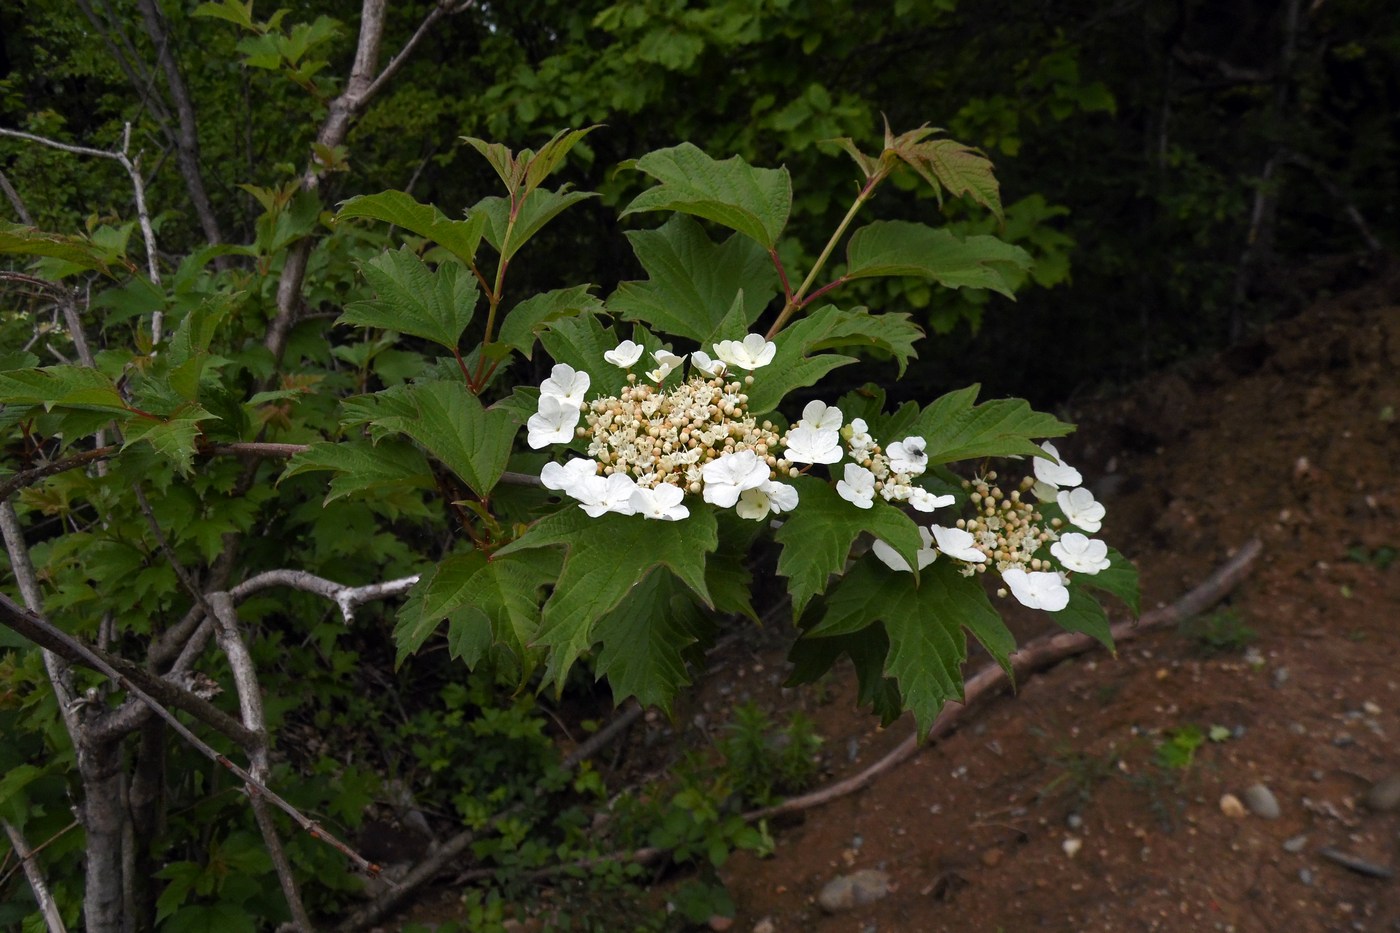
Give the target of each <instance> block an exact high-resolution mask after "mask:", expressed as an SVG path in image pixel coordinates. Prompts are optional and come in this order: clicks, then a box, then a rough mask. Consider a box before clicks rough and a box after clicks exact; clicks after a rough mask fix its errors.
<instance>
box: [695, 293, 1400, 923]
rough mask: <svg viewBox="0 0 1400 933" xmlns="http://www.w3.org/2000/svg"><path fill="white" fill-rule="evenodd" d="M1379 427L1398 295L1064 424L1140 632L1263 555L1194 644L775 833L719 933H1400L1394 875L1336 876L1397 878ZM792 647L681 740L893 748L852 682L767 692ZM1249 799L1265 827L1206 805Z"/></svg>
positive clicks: (1322, 318)
mask: <svg viewBox="0 0 1400 933" xmlns="http://www.w3.org/2000/svg"><path fill="white" fill-rule="evenodd" d="M1397 413H1400V277H1397V276H1395V275H1391V276H1388V277H1385V278H1384V279H1382V280H1380V281H1376V282H1373V283H1372V284H1371V285H1369V286H1367V287H1366V288H1363V289H1361V290H1358V291H1352V292H1348V293H1346V294H1343V295H1340V296H1337V297H1332V298H1328V299H1325V300H1322V301H1319V302H1318V303H1316V304H1315V305H1314V306H1313V307H1311V308H1310V309H1308V310H1307V311H1305V312H1303V313H1302V314H1300V315H1298V316H1296V317H1294V318H1291V319H1289V320H1286V321H1283V322H1280V323H1277V324H1276V325H1274V326H1271V327H1269V328H1267V329H1266V330H1264V331H1263V332H1261V333H1260V334H1259V335H1258V336H1257V337H1255V338H1253V339H1251V340H1249V341H1247V342H1246V343H1244V344H1242V345H1238V346H1236V347H1234V348H1233V349H1231V350H1230V351H1228V352H1226V353H1224V354H1221V355H1219V356H1217V357H1214V358H1212V359H1209V360H1204V361H1200V362H1198V363H1196V364H1194V365H1191V366H1188V367H1182V368H1180V369H1178V370H1176V371H1172V372H1168V373H1163V374H1157V375H1154V376H1152V377H1149V378H1147V379H1145V380H1144V381H1143V382H1142V384H1141V385H1139V386H1137V387H1136V388H1134V389H1132V390H1130V391H1129V392H1127V393H1126V394H1123V395H1119V396H1117V397H1115V398H1113V399H1111V400H1100V401H1093V402H1087V403H1084V404H1082V405H1078V406H1076V407H1075V408H1074V409H1072V410H1068V411H1065V412H1062V413H1061V415H1062V417H1067V418H1068V419H1069V420H1072V421H1076V422H1078V423H1079V425H1080V429H1079V431H1078V432H1077V433H1076V434H1075V435H1073V436H1072V437H1071V438H1069V439H1068V440H1067V442H1066V443H1063V444H1061V445H1060V450H1061V451H1062V452H1063V453H1064V454H1065V456H1066V459H1067V460H1068V461H1069V462H1070V463H1072V464H1074V465H1075V466H1077V467H1078V468H1079V469H1080V470H1081V472H1082V473H1083V474H1084V476H1085V483H1086V485H1088V486H1089V487H1090V488H1091V489H1093V490H1094V491H1095V493H1096V495H1098V497H1099V498H1100V500H1102V501H1103V502H1105V503H1106V505H1107V506H1108V519H1107V521H1106V522H1105V525H1104V529H1103V535H1102V536H1103V537H1105V538H1106V539H1108V540H1110V541H1112V542H1114V543H1115V544H1116V545H1117V546H1118V547H1119V548H1120V549H1121V550H1122V551H1124V552H1125V553H1126V554H1127V555H1128V556H1129V557H1130V558H1132V559H1133V560H1134V561H1135V562H1136V564H1137V565H1138V567H1139V568H1140V570H1141V573H1142V583H1143V608H1144V610H1146V609H1149V608H1151V607H1155V606H1159V605H1164V604H1166V603H1170V602H1171V601H1173V600H1175V599H1177V598H1178V597H1180V596H1181V595H1183V594H1184V593H1185V592H1186V591H1188V590H1189V589H1191V588H1192V587H1194V586H1196V585H1198V584H1199V583H1200V582H1201V581H1203V580H1204V579H1205V578H1206V577H1207V576H1208V575H1209V574H1210V573H1211V572H1212V570H1214V569H1215V568H1216V567H1217V566H1219V565H1220V564H1222V563H1223V562H1224V561H1226V560H1227V558H1228V557H1229V556H1230V555H1231V554H1233V553H1235V552H1236V550H1237V549H1239V548H1240V547H1241V546H1243V545H1244V544H1245V543H1246V542H1247V541H1249V540H1250V539H1251V538H1254V537H1258V538H1260V539H1261V540H1262V542H1263V544H1264V550H1263V554H1262V557H1261V558H1260V559H1259V560H1258V561H1257V563H1256V565H1255V566H1254V569H1253V572H1252V573H1251V575H1250V576H1249V577H1248V578H1247V579H1246V580H1245V581H1244V582H1243V584H1242V585H1241V586H1239V587H1238V589H1237V590H1236V591H1235V592H1234V593H1233V594H1232V596H1231V597H1230V598H1229V600H1228V602H1227V603H1226V604H1224V605H1223V606H1221V607H1217V609H1216V610H1215V611H1214V612H1212V613H1209V614H1207V615H1206V616H1204V617H1203V618H1201V619H1199V620H1197V622H1196V623H1195V625H1194V626H1192V627H1188V628H1187V629H1185V630H1183V629H1179V628H1175V627H1172V628H1167V629H1164V630H1160V631H1155V632H1151V633H1144V634H1143V635H1142V636H1141V637H1138V638H1133V639H1131V640H1129V641H1127V642H1125V643H1123V644H1122V646H1121V649H1120V650H1119V651H1118V652H1117V654H1116V656H1115V655H1111V654H1109V653H1108V652H1107V651H1104V650H1097V651H1095V652H1092V653H1089V654H1086V655H1082V656H1080V657H1079V658H1077V659H1075V660H1072V661H1069V662H1065V663H1062V664H1060V665H1058V666H1056V667H1054V668H1053V669H1050V670H1048V671H1045V672H1042V673H1039V674H1036V675H1035V676H1032V677H1029V678H1025V679H1023V680H1022V681H1021V683H1020V684H1019V689H1017V690H1016V691H1015V692H1014V693H1011V694H1004V695H1002V696H1000V697H999V698H996V699H994V700H992V701H991V702H990V703H988V704H985V705H983V706H981V707H979V708H976V709H973V710H970V711H969V715H968V717H967V718H966V719H965V720H964V721H963V722H962V723H961V725H960V727H959V728H958V730H957V731H956V732H955V733H954V734H952V735H950V736H948V737H947V738H945V739H942V740H940V741H937V742H933V743H930V744H929V745H928V746H927V747H925V748H924V749H922V750H920V751H919V752H918V753H917V754H916V755H915V756H914V757H912V758H911V759H909V760H908V761H906V762H904V763H903V764H901V765H900V766H898V767H897V768H895V769H894V770H892V771H890V772H888V773H886V774H884V775H883V776H881V777H880V778H879V779H878V780H876V781H875V782H874V783H873V784H872V785H871V786H870V787H868V788H867V789H865V790H862V791H860V792H858V793H856V794H853V795H850V796H847V797H844V798H842V799H839V800H836V801H834V802H831V803H828V804H826V805H824V806H821V807H818V808H814V809H811V810H807V811H805V812H803V813H801V814H798V815H796V816H790V817H785V818H781V819H779V820H777V821H775V822H774V823H773V824H772V825H771V827H770V828H771V830H772V832H773V835H774V838H775V840H776V851H775V852H774V853H773V854H772V855H771V856H770V857H767V858H758V857H755V856H753V855H750V854H747V853H740V854H737V855H735V856H733V857H732V858H731V859H730V860H729V862H728V863H727V864H726V865H725V866H724V868H723V870H722V871H721V877H722V878H723V879H724V881H725V883H726V885H727V887H728V889H729V892H730V894H731V895H732V896H733V899H734V901H735V904H736V906H737V917H736V919H735V923H734V925H733V926H732V927H731V929H733V930H736V931H742V933H748V931H757V933H797V931H802V933H838V931H839V933H874V931H880V933H886V931H888V933H896V931H909V933H917V931H939V930H950V931H952V930H956V931H982V930H986V931H996V930H1005V931H1019V930H1033V929H1043V930H1105V931H1121V930H1172V931H1176V930H1181V931H1195V930H1234V931H1256V930H1257V931H1273V930H1279V929H1283V930H1289V931H1312V930H1318V931H1323V930H1328V931H1330V930H1400V880H1397V879H1396V878H1395V877H1393V876H1392V877H1390V878H1383V877H1372V876H1370V875H1367V874H1364V873H1362V872H1359V871H1357V870H1356V869H1355V868H1348V867H1345V866H1344V865H1342V864H1340V863H1338V862H1335V861H1333V860H1332V856H1335V855H1337V854H1342V855H1345V856H1350V857H1354V858H1355V859H1359V860H1361V862H1362V863H1364V864H1363V865H1361V866H1360V867H1361V868H1363V870H1364V869H1365V868H1367V867H1368V866H1369V867H1370V868H1371V869H1379V870H1382V871H1388V872H1400V810H1397V809H1391V810H1384V809H1383V810H1379V811H1378V810H1375V809H1373V808H1370V807H1367V806H1366V805H1365V802H1364V801H1365V798H1366V796H1367V794H1368V792H1370V793H1374V791H1372V788H1373V787H1374V786H1375V784H1376V782H1377V781H1381V780H1382V779H1384V778H1386V777H1387V776H1390V775H1397V773H1400V561H1397V562H1396V563H1395V564H1393V565H1392V564H1391V561H1392V560H1393V559H1394V558H1395V551H1396V549H1400V421H1397ZM1120 617H1121V614H1118V615H1115V618H1120ZM1013 623H1014V624H1013V627H1015V628H1016V629H1017V633H1018V636H1020V637H1022V638H1025V637H1031V636H1034V635H1036V634H1040V633H1042V632H1044V631H1045V630H1046V625H1045V620H1044V618H1043V616H1042V617H1041V618H1040V619H1037V618H1036V615H1035V614H1034V613H1025V614H1021V615H1017V616H1016V617H1015V618H1014V620H1013ZM1251 633H1252V637H1251ZM785 634H786V633H776V634H775V635H774V637H773V642H774V644H773V646H772V647H771V648H768V647H765V646H763V645H757V646H755V645H746V646H736V647H735V648H733V649H731V653H730V656H729V657H728V658H726V659H725V660H724V661H723V663H722V664H721V665H717V667H718V668H719V670H720V671H721V672H722V673H720V674H717V675H716V676H713V677H711V678H709V679H708V681H707V682H706V684H705V686H704V688H703V690H702V691H701V692H700V693H699V695H698V696H697V698H696V706H695V707H693V708H692V709H690V710H689V711H688V712H687V713H683V715H690V716H691V717H692V718H693V719H694V720H695V721H696V722H709V723H711V725H710V726H709V729H710V730H711V731H713V729H714V728H715V726H714V725H713V724H714V723H716V722H722V721H723V717H724V710H725V708H727V707H732V706H733V705H734V704H736V703H739V702H745V701H750V702H757V703H759V704H760V705H761V706H763V707H764V708H766V709H767V710H769V711H770V713H771V715H772V717H773V719H774V721H776V722H782V721H784V719H785V717H787V718H790V717H791V715H792V714H793V713H794V712H795V711H797V710H802V711H803V712H804V713H806V715H808V716H810V717H811V718H812V719H813V720H815V722H816V725H817V729H818V731H819V732H820V733H821V735H822V736H823V738H824V740H825V741H824V745H823V749H824V752H823V754H824V765H825V767H826V769H827V770H826V773H825V775H824V780H832V781H834V780H839V779H841V778H843V777H845V776H847V775H850V774H853V773H856V772H858V771H860V770H861V769H863V768H865V767H866V766H867V765H868V764H869V763H870V762H872V761H874V760H876V759H878V758H879V756H881V755H883V754H885V753H886V752H887V751H888V750H889V749H891V748H893V747H894V746H896V745H897V744H899V743H900V742H901V741H903V740H904V739H905V738H906V737H907V736H908V735H909V734H910V733H911V732H912V729H913V726H912V723H911V722H910V721H900V722H899V723H897V724H895V725H893V726H891V727H889V728H887V729H883V730H880V729H874V728H872V725H871V718H870V716H869V714H868V712H867V711H862V710H858V709H857V708H856V699H855V684H854V680H855V678H854V674H853V673H852V672H851V671H850V670H849V669H847V670H845V671H843V672H841V673H839V674H838V675H833V676H832V677H831V678H830V679H829V680H828V681H826V682H825V683H824V684H822V685H821V689H812V688H804V689H798V690H784V689H782V688H781V687H780V686H779V684H780V683H781V681H782V679H783V677H784V676H785V671H786V665H785V661H784V659H783V654H782V648H781V646H780V645H779V644H778V643H779V642H781V641H782V640H783V639H782V638H780V637H778V636H782V635H785ZM985 663H987V661H986V659H985V658H984V657H978V656H976V655H974V657H973V658H972V660H971V661H970V662H969V666H968V670H969V672H971V671H973V670H975V669H977V668H979V667H981V666H982V665H984V664H985ZM713 669H715V667H712V670H713ZM697 713H699V714H700V715H699V717H698V718H696V714H697ZM682 721H684V720H682ZM1393 780H1394V781H1400V778H1395V779H1393ZM1253 785H1263V786H1264V787H1266V788H1267V789H1268V790H1269V791H1270V792H1271V794H1272V796H1273V797H1274V798H1275V800H1276V802H1277V804H1278V810H1279V813H1278V815H1277V817H1276V818H1273V819H1269V818H1265V817H1263V816H1260V815H1257V814H1255V813H1254V812H1249V811H1247V810H1246V811H1245V812H1244V813H1243V814H1241V813H1238V812H1237V813H1236V814H1235V815H1230V814H1229V813H1227V812H1226V811H1227V810H1232V809H1233V808H1234V807H1233V804H1232V803H1231V802H1230V801H1228V800H1227V801H1224V805H1223V807H1222V798H1223V797H1224V796H1225V795H1227V794H1230V795H1234V797H1235V798H1239V799H1248V797H1249V795H1247V794H1246V793H1245V792H1246V790H1247V789H1249V788H1251V787H1252V786H1253ZM1395 789H1396V788H1394V787H1393V786H1392V790H1395ZM1252 793H1254V794H1258V793H1259V792H1258V791H1253V792H1252ZM1397 796H1400V793H1397ZM1324 850H1325V851H1324ZM862 869H874V870H879V871H883V872H884V873H886V874H887V876H888V879H889V885H888V887H889V889H890V890H889V892H888V893H887V894H886V895H885V896H884V897H882V898H881V899H879V900H878V901H875V902H873V903H869V904H865V905H863V906H858V907H855V908H853V909H851V910H848V911H841V912H838V913H835V914H828V913H826V912H824V911H823V910H822V909H821V907H820V906H819V904H818V903H817V897H818V894H819V892H820V891H821V889H822V888H823V886H824V885H826V884H827V883H828V882H830V881H832V880H833V879H835V878H837V877H838V876H842V875H849V874H851V873H854V872H857V871H859V870H862ZM721 925H722V924H721Z"/></svg>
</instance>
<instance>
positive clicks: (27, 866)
mask: <svg viewBox="0 0 1400 933" xmlns="http://www.w3.org/2000/svg"><path fill="white" fill-rule="evenodd" d="M0 825H3V826H4V827H5V835H7V836H9V837H10V845H11V846H12V847H13V848H14V850H15V855H16V856H18V857H19V860H20V862H21V863H22V864H23V865H24V876H25V877H26V878H28V879H29V889H30V890H31V891H33V892H34V900H35V901H37V902H38V903H39V913H41V914H43V917H44V924H45V925H46V926H47V927H48V928H49V933H68V928H67V927H65V926H64V925H63V917H62V915H61V914H59V912H58V904H57V903H55V902H54V899H53V895H52V894H50V893H49V886H48V883H47V882H45V881H44V873H43V872H41V871H40V870H39V865H38V863H37V862H35V861H34V853H33V852H32V851H30V849H29V843H28V842H26V841H25V839H24V834H23V833H21V832H20V831H19V830H18V829H16V828H15V827H14V826H12V825H10V822H9V820H0Z"/></svg>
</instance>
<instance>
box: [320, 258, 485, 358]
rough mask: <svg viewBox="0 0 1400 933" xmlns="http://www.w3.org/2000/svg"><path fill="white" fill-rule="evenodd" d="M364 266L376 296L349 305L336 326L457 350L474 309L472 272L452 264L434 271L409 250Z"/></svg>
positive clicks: (474, 291)
mask: <svg viewBox="0 0 1400 933" xmlns="http://www.w3.org/2000/svg"><path fill="white" fill-rule="evenodd" d="M360 268H361V270H362V271H363V272H364V275H365V280H366V281H367V282H368V283H369V284H370V286H371V287H372V288H373V289H374V291H375V294H376V296H377V297H375V298H374V299H371V300H367V301H356V302H353V303H351V304H350V305H347V306H346V308H345V313H344V314H342V315H341V316H340V318H339V320H338V321H337V322H336V323H339V324H356V325H359V326H361V327H380V328H383V329H384V330H393V331H398V332H399V333H402V334H412V335H413V336H415V337H422V338H423V339H425V340H431V341H432V342H433V343H436V344H439V345H441V346H444V347H446V348H447V349H449V350H453V351H455V350H456V349H457V344H458V341H460V340H461V339H462V333H463V331H465V330H466V329H467V325H468V324H470V323H471V319H472V314H473V312H474V311H475V308H476V298H477V286H476V277H475V276H473V275H472V274H471V272H469V271H468V270H467V269H466V268H464V267H463V266H460V265H458V264H456V263H453V262H446V263H443V264H442V265H440V266H438V267H437V268H436V269H430V268H428V265H427V264H426V263H425V262H423V260H421V259H419V258H418V256H417V255H415V254H414V252H413V251H412V250H411V249H409V248H408V247H406V246H405V247H403V248H402V249H399V250H396V251H393V252H388V253H383V254H382V255H379V256H376V257H375V258H374V259H371V260H370V261H369V262H367V263H365V264H363V265H362V266H361V267H360Z"/></svg>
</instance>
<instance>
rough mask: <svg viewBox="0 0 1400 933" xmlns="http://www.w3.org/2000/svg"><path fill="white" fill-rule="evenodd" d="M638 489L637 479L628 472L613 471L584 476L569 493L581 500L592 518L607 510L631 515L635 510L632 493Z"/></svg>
mask: <svg viewBox="0 0 1400 933" xmlns="http://www.w3.org/2000/svg"><path fill="white" fill-rule="evenodd" d="M636 491H637V482H636V480H634V479H632V477H630V476H628V475H627V474H626V473H612V474H609V475H607V476H587V477H584V478H583V479H582V480H580V481H579V482H577V483H575V484H574V485H573V487H572V488H570V489H569V495H571V496H573V497H574V498H575V499H577V500H578V501H579V507H580V508H582V509H583V510H584V511H585V512H587V513H588V516H589V517H590V518H597V517H598V516H599V515H602V514H603V513H605V512H616V513H617V514H618V515H631V514H632V513H633V512H634V511H635V509H634V508H633V506H632V494H633V493H635V492H636Z"/></svg>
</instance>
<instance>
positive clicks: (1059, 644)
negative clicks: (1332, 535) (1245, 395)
mask: <svg viewBox="0 0 1400 933" xmlns="http://www.w3.org/2000/svg"><path fill="white" fill-rule="evenodd" d="M1263 550H1264V546H1263V544H1262V543H1260V541H1259V539H1258V538H1253V539H1251V540H1250V541H1249V543H1247V544H1246V545H1245V546H1244V547H1242V548H1240V549H1239V551H1238V552H1236V554H1235V555H1234V556H1233V557H1232V558H1230V560H1229V561H1227V562H1226V563H1225V564H1223V565H1222V566H1221V567H1220V568H1219V569H1217V570H1216V571H1215V573H1213V574H1211V575H1210V577H1209V578H1207V579H1206V581H1205V582H1204V583H1202V584H1201V585H1200V586H1198V587H1196V588H1195V589H1194V590H1191V591H1190V592H1189V593H1187V594H1186V595H1185V596H1183V597H1181V598H1180V599H1178V600H1177V601H1176V602H1174V603H1172V604H1171V605H1170V606H1167V607H1165V608H1163V609H1156V610H1154V611H1152V612H1149V613H1147V614H1146V615H1144V616H1143V617H1142V618H1141V619H1138V620H1136V621H1131V622H1120V623H1118V624H1117V625H1114V626H1112V629H1111V631H1112V633H1113V640H1114V642H1115V643H1118V642H1124V641H1128V640H1129V639H1132V638H1135V637H1137V636H1138V635H1141V634H1143V633H1145V632H1150V631H1153V630H1155V629H1158V628H1162V627H1163V626H1166V625H1173V624H1175V623H1177V622H1180V621H1182V620H1183V619H1189V618H1191V617H1192V616H1194V615H1198V614H1200V613H1201V612H1202V611H1204V610H1205V609H1207V608H1208V607H1210V606H1211V605H1213V604H1214V603H1216V602H1218V601H1220V600H1221V599H1223V598H1224V597H1225V596H1226V595H1227V594H1228V593H1229V592H1230V591H1231V590H1233V589H1234V588H1235V587H1236V586H1238V585H1239V584H1240V581H1242V580H1243V579H1244V578H1245V577H1246V576H1248V575H1249V573H1250V571H1251V570H1253V569H1254V561H1255V560H1256V559H1257V558H1258V557H1259V554H1260V553H1261V552H1262V551H1263ZM1098 644H1099V643H1098V642H1097V641H1095V640H1094V639H1093V638H1091V637H1090V636H1088V635H1084V634H1081V633H1077V632H1055V633H1053V634H1051V635H1046V636H1043V637H1041V638H1037V639H1034V640H1033V641H1030V642H1027V643H1026V644H1025V646H1024V647H1022V648H1021V649H1020V650H1019V651H1016V652H1015V653H1013V654H1012V655H1011V665H1012V670H1013V671H1014V672H1015V676H1016V677H1024V676H1027V675H1029V674H1032V673H1034V672H1036V671H1041V670H1044V669H1046V668H1048V667H1052V666H1054V665H1056V664H1058V663H1060V662H1061V661H1063V660H1065V659H1066V658H1069V657H1073V656H1074V655H1077V654H1083V653H1084V652H1086V651H1089V650H1091V649H1093V648H1095V647H1097V646H1098ZM1007 683H1008V678H1007V675H1006V671H1004V670H1002V668H1001V667H1000V666H999V665H996V664H991V665H988V666H987V667H985V668H983V669H982V670H980V671H978V672H977V673H976V674H975V675H973V676H972V677H970V678H968V680H967V684H966V687H965V689H964V694H963V701H962V702H961V703H949V704H948V705H947V706H945V707H944V708H943V712H941V713H940V714H939V716H938V719H936V720H935V721H934V723H933V726H932V728H930V729H929V732H928V736H927V738H928V739H939V738H942V737H943V736H945V735H947V734H948V733H949V732H952V731H953V729H954V728H955V727H956V726H957V725H958V724H959V722H961V720H962V718H963V715H964V714H965V713H966V712H967V711H968V710H969V709H971V708H972V707H973V706H975V705H977V704H979V703H981V702H983V701H985V700H987V699H989V698H990V697H992V696H994V695H995V694H997V693H999V692H1000V691H1001V689H1002V688H1003V687H1005V686H1006V685H1007ZM925 747H927V746H926V745H925V743H924V742H922V741H920V736H919V735H918V733H915V734H914V735H911V736H909V737H908V738H907V739H905V740H904V741H903V742H902V743H900V744H899V745H898V746H897V747H896V748H895V749H894V750H893V751H891V752H890V753H889V754H887V755H885V757H883V758H881V759H880V760H879V761H877V762H875V763H874V764H872V765H870V767H868V768H866V769H865V770H864V771H861V772H860V773H859V774H854V775H852V776H851V777H848V778H846V779H844V780H841V781H837V782H836V783H835V784H831V785H828V786H827V787H823V788H821V789H820V790H816V791H813V792H812V793H810V794H803V795H802V796H801V797H793V798H790V799H788V800H785V801H783V802H782V803H780V804H776V805H774V806H771V807H763V808H762V809H758V810H751V811H749V812H748V813H745V814H744V819H745V820H748V821H749V822H754V821H756V820H763V819H769V818H771V817H775V816H780V815H782V814H785V813H797V812H799V811H801V810H810V809H812V808H813V807H819V806H821V805H822V804H825V803H830V802H831V801H833V800H838V799H840V798H841V797H845V796H848V795H850V794H853V793H855V792H856V791H858V790H861V789H862V788H865V787H867V786H869V785H870V784H871V783H873V782H874V780H875V779H876V778H877V777H879V776H880V775H882V774H884V773H885V772H886V771H890V770H892V769H893V768H894V767H895V766H896V765H899V764H900V763H902V762H904V761H905V760H906V759H908V758H911V757H913V755H914V753H915V752H917V751H919V750H920V749H922V748H925Z"/></svg>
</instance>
